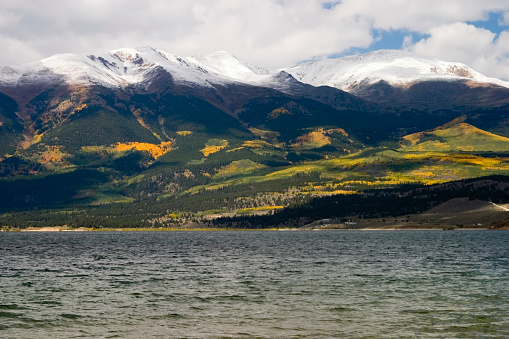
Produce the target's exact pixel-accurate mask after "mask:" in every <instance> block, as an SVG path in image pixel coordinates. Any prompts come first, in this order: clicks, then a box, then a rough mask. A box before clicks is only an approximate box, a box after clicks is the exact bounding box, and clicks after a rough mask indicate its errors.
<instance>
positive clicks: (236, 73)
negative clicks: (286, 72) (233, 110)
mask: <svg viewBox="0 0 509 339" xmlns="http://www.w3.org/2000/svg"><path fill="white" fill-rule="evenodd" d="M186 60H187V61H189V62H190V63H193V64H195V65H197V66H199V67H202V68H204V69H206V70H207V71H209V72H211V73H214V74H217V75H221V76H225V77H228V78H231V79H234V80H239V81H247V82H252V81H259V80H261V79H263V78H264V77H266V76H268V75H270V74H272V72H270V71H269V70H266V69H264V68H261V67H258V66H254V65H251V64H248V63H246V62H243V61H240V60H239V59H237V58H236V57H235V56H233V55H231V54H229V53H228V52H224V51H218V52H215V53H212V54H208V55H195V56H191V57H188V58H186Z"/></svg>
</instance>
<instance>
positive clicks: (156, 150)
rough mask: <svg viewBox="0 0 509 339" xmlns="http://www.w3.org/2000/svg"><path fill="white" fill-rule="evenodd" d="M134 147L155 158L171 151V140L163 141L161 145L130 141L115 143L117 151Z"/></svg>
mask: <svg viewBox="0 0 509 339" xmlns="http://www.w3.org/2000/svg"><path fill="white" fill-rule="evenodd" d="M132 149H134V150H135V151H145V152H148V153H150V154H151V155H152V157H154V159H157V158H159V157H160V156H162V155H164V154H166V153H168V152H169V151H171V141H163V142H162V143H160V144H159V145H154V144H149V143H145V142H128V143H125V144H123V143H120V142H119V143H117V144H116V145H115V150H116V151H120V152H122V151H129V150H132Z"/></svg>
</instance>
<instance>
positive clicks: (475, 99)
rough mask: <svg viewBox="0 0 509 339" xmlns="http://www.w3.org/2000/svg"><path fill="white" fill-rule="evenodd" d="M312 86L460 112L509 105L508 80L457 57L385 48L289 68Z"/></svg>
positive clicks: (389, 102)
mask: <svg viewBox="0 0 509 339" xmlns="http://www.w3.org/2000/svg"><path fill="white" fill-rule="evenodd" d="M285 71H286V72H288V73H289V74H292V75H293V76H294V77H295V78H296V79H297V80H299V81H302V82H304V83H308V84H311V85H313V86H331V87H335V88H338V89H341V90H343V91H347V92H349V93H351V94H354V95H357V96H360V97H362V98H364V99H368V100H371V101H374V102H377V103H379V104H383V105H385V106H388V107H391V108H392V109H394V108H395V109H397V108H398V107H401V106H406V107H411V108H417V109H425V110H430V111H435V110H441V109H442V110H443V109H450V110H455V111H461V110H465V109H467V110H468V109H473V108H478V107H486V106H489V107H500V106H505V105H507V104H509V83H508V82H504V81H501V80H499V79H494V78H488V77H486V76H484V75H482V74H480V73H478V72H476V71H474V70H472V69H471V68H470V67H468V66H466V65H464V64H462V63H457V62H446V61H441V60H437V59H426V58H422V57H417V56H415V55H412V54H410V53H408V52H404V51H395V50H381V51H375V52H370V53H366V54H362V55H356V56H347V57H343V58H339V59H329V60H318V61H314V62H307V63H304V64H301V65H298V66H294V67H290V68H287V69H285Z"/></svg>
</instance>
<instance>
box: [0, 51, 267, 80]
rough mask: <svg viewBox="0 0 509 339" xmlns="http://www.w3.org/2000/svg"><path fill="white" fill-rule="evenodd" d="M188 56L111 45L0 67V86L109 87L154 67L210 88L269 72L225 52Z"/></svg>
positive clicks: (146, 75)
mask: <svg viewBox="0 0 509 339" xmlns="http://www.w3.org/2000/svg"><path fill="white" fill-rule="evenodd" d="M218 56H220V58H218ZM187 59H188V60H186V59H184V58H181V57H179V56H177V55H174V54H170V53H166V52H163V51H159V50H156V49H154V48H151V47H140V48H136V49H132V48H122V49H116V50H112V51H110V52H109V53H107V54H103V55H98V56H95V55H88V56H85V55H74V54H59V55H55V56H52V57H49V58H47V59H43V60H41V61H38V62H34V63H29V64H24V65H17V66H12V67H1V68H0V86H2V87H5V86H8V87H17V86H19V85H22V84H23V83H32V84H34V83H50V84H55V83H62V82H64V83H66V84H69V85H91V84H92V85H102V86H106V87H113V88H115V87H125V86H127V85H131V84H138V85H141V86H147V85H148V84H150V82H151V80H152V79H151V77H152V76H151V74H153V71H154V70H156V69H157V68H162V69H164V70H166V71H168V72H169V73H170V74H171V75H172V78H173V80H174V81H175V82H177V83H185V84H192V85H198V86H204V87H210V86H212V85H211V84H213V83H224V82H232V81H235V80H241V79H242V80H244V81H246V80H248V78H252V79H253V80H256V79H258V78H259V77H260V76H263V74H264V73H268V71H265V70H263V69H261V68H257V67H255V66H249V65H248V64H245V63H242V62H240V61H238V60H237V59H236V58H234V57H233V56H230V55H228V54H227V53H224V52H221V53H216V54H213V55H211V56H200V57H192V58H191V57H189V58H187ZM200 60H201V61H200ZM235 60H236V61H235ZM223 73H224V74H223Z"/></svg>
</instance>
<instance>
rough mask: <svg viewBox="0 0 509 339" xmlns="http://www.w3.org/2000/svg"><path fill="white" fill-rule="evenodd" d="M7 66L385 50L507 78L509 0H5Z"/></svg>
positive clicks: (1, 33)
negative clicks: (69, 57)
mask: <svg viewBox="0 0 509 339" xmlns="http://www.w3.org/2000/svg"><path fill="white" fill-rule="evenodd" d="M0 46H2V52H1V53H0V66H5V65H13V64H19V63H26V62H32V61H36V60H40V59H42V58H46V57H49V56H51V55H54V54H60V53H77V54H99V53H105V52H108V51H110V50H113V49H117V48H123V47H137V46H152V47H154V48H157V49H159V50H163V51H165V52H169V53H174V54H177V55H179V56H183V57H185V56H190V55H196V54H208V53H212V52H215V51H219V50H223V51H227V52H229V53H231V54H233V55H235V56H236V57H238V58H239V59H241V60H243V61H247V62H250V63H252V64H255V65H258V66H262V67H265V68H269V69H277V68H282V67H289V66H293V65H295V64H298V63H299V62H302V61H305V60H315V59H323V58H337V57H341V56H345V55H351V54H359V53H365V52H369V51H372V50H378V49H385V48H388V49H402V50H407V51H410V52H413V53H415V54H417V55H422V56H427V57H434V58H439V59H442V60H445V61H454V62H462V63H465V64H467V65H468V66H470V67H472V68H473V69H475V70H477V71H479V72H481V73H483V74H485V75H487V76H491V77H497V78H501V79H504V80H509V0H341V1H322V0H178V1H173V0H0Z"/></svg>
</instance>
